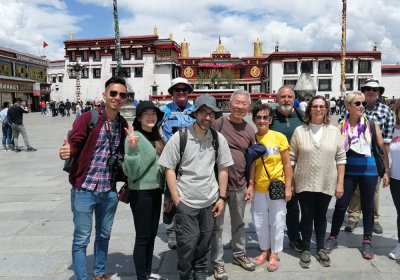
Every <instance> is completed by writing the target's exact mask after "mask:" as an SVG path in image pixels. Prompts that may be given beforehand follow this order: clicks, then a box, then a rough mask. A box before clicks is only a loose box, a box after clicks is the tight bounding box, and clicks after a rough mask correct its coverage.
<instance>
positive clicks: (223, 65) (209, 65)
mask: <svg viewBox="0 0 400 280" xmlns="http://www.w3.org/2000/svg"><path fill="white" fill-rule="evenodd" d="M199 67H203V68H213V69H216V68H243V67H244V65H243V64H232V63H215V64H214V63H199Z"/></svg>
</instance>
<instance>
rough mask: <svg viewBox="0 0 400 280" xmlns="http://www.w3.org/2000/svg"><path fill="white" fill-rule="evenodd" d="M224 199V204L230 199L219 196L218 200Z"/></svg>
mask: <svg viewBox="0 0 400 280" xmlns="http://www.w3.org/2000/svg"><path fill="white" fill-rule="evenodd" d="M220 199H222V200H223V201H224V202H225V201H226V200H227V199H228V198H227V197H226V196H222V195H220V196H218V200H220Z"/></svg>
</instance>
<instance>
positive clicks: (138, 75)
mask: <svg viewBox="0 0 400 280" xmlns="http://www.w3.org/2000/svg"><path fill="white" fill-rule="evenodd" d="M142 77H143V67H135V78H142Z"/></svg>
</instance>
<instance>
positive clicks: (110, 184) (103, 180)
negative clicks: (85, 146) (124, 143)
mask: <svg viewBox="0 0 400 280" xmlns="http://www.w3.org/2000/svg"><path fill="white" fill-rule="evenodd" d="M108 125H109V128H110V132H111V143H112V152H113V153H115V152H116V151H117V149H118V146H119V141H120V139H121V129H120V122H119V121H118V120H116V121H112V122H108V121H105V122H104V123H103V125H102V127H101V129H100V133H99V138H97V141H96V147H95V149H94V153H93V156H92V159H91V162H90V166H89V170H88V172H87V176H86V178H85V181H84V182H83V184H82V186H81V187H82V188H83V189H87V190H90V191H94V190H96V191H98V192H107V191H109V190H111V189H115V188H116V180H115V175H114V174H113V172H112V170H111V169H110V167H109V166H108V165H107V161H108V159H109V158H110V155H111V149H110V140H109V139H108V135H107V134H108V131H107V130H108V129H107V127H108Z"/></svg>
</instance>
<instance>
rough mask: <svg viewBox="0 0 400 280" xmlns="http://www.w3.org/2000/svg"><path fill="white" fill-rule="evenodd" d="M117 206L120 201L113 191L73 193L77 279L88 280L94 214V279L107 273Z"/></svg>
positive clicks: (74, 257)
mask: <svg viewBox="0 0 400 280" xmlns="http://www.w3.org/2000/svg"><path fill="white" fill-rule="evenodd" d="M117 205H118V197H117V193H116V192H114V191H108V192H97V191H87V190H85V189H75V188H73V189H72V190H71V210H72V213H73V219H74V240H73V242H72V263H73V268H74V273H75V279H77V280H87V274H86V248H87V245H88V244H89V241H90V235H91V233H92V226H93V212H94V214H95V219H96V225H95V229H96V238H95V241H94V263H93V275H96V276H97V275H103V274H104V273H105V272H104V271H105V264H106V261H107V253H108V243H109V240H110V235H111V228H112V224H113V221H114V216H115V212H116V210H117Z"/></svg>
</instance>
